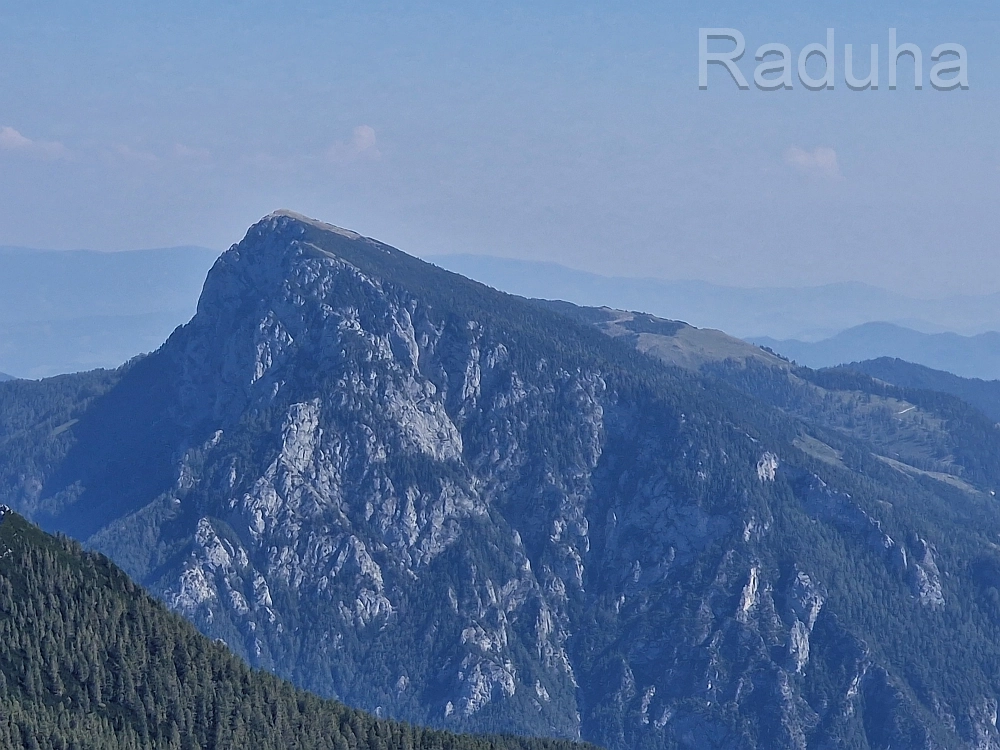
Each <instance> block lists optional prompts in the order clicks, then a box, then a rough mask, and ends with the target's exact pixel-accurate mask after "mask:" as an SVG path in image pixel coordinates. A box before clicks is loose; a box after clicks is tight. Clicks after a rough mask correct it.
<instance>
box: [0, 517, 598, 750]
mask: <svg viewBox="0 0 1000 750" xmlns="http://www.w3.org/2000/svg"><path fill="white" fill-rule="evenodd" d="M0 747H2V748H21V747H23V748H30V749H31V750H71V749H72V750H85V749H86V750H91V749H93V750H139V749H140V748H151V749H152V748H156V749H157V750H182V749H183V750H196V749H197V750H202V749H204V750H211V749H213V748H215V749H219V750H221V749H222V748H247V749H248V750H249V749H251V748H252V749H253V750H270V749H271V748H273V749H274V750H290V749H294V748H301V749H302V750H306V749H307V748H308V750H324V749H329V750H348V749H350V750H395V749H396V748H398V749H399V750H403V749H406V750H417V749H419V748H427V749H428V750H429V749H432V748H433V749H434V750H508V749H509V750H514V749H515V748H516V749H517V750H569V749H570V748H580V750H583V748H585V747H587V746H583V745H574V744H573V743H570V742H566V741H550V740H540V739H520V738H513V737H482V738H479V737H469V736H460V735H454V734H449V733H446V732H441V731H435V730H428V729H419V728H415V727H411V726H408V725H405V724H401V723H396V722H391V721H383V720H379V719H377V718H375V717H373V716H371V715H369V714H365V713H363V712H361V711H356V710H353V709H350V708H348V707H346V706H344V705H342V704H340V703H337V702H335V701H328V700H321V699H319V698H316V697H314V696H312V695H310V694H308V693H305V692H303V691H301V690H297V689H295V688H294V687H292V686H291V685H290V684H289V683H287V682H284V681H282V680H280V679H278V678H276V677H274V676H272V675H269V674H266V673H261V672H254V671H252V670H251V669H250V668H249V667H247V666H246V665H245V664H244V663H243V662H241V661H240V660H239V659H237V658H236V657H235V656H234V655H233V654H232V653H230V652H229V650H228V649H227V648H226V646H225V645H224V644H221V643H216V642H212V641H211V640H209V639H207V638H205V637H204V636H202V635H200V634H199V633H198V632H197V631H196V630H195V629H194V627H193V626H192V625H190V624H188V623H187V622H186V621H184V620H183V619H181V618H180V617H178V616H176V615H174V614H172V613H170V612H168V611H167V609H166V608H165V607H164V606H163V605H161V604H160V603H158V602H156V601H155V600H153V599H152V598H151V597H149V596H148V595H147V594H146V593H145V592H144V591H143V590H142V589H141V588H140V587H138V586H136V585H135V584H134V583H133V582H132V581H130V580H129V579H128V577H127V576H126V575H125V574H124V573H123V572H122V571H120V570H119V569H118V568H116V567H115V566H114V565H113V564H112V563H110V562H109V561H108V560H107V559H106V558H104V557H102V556H100V555H95V554H90V553H86V552H84V551H82V549H81V548H80V547H79V545H77V544H76V543H75V542H71V541H69V540H67V539H63V538H56V537H52V536H49V535H47V534H44V533H43V532H41V531H40V530H38V529H37V528H35V527H34V526H31V525H30V524H29V523H28V522H27V521H25V520H24V519H22V518H21V517H20V516H18V515H16V514H14V513H12V512H10V511H5V513H4V515H3V519H2V521H0Z"/></svg>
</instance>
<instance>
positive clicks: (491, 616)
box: [0, 212, 1000, 750]
mask: <svg viewBox="0 0 1000 750" xmlns="http://www.w3.org/2000/svg"><path fill="white" fill-rule="evenodd" d="M595 315H596V316H597V317H596V318H595V319H593V320H589V319H588V316H595ZM607 317H608V316H607V314H606V313H601V314H600V315H598V314H597V313H595V312H593V311H590V312H588V311H586V310H580V309H576V310H575V311H572V314H567V311H566V310H562V309H560V307H558V306H547V305H540V304H537V303H535V302H532V301H529V300H524V299H521V298H517V297H512V296H509V295H505V294H502V293H500V292H497V291H495V290H492V289H490V288H488V287H485V286H483V285H480V284H477V283H475V282H472V281H470V280H468V279H465V278H463V277H461V276H457V275H455V274H451V273H448V272H446V271H443V270H441V269H439V268H436V267H434V266H432V265H429V264H426V263H424V262H422V261H420V260H417V259H415V258H413V257H410V256H408V255H405V254H404V253H402V252H400V251H398V250H395V249H393V248H390V247H388V246H386V245H384V244H381V243H379V242H376V241H374V240H370V239H367V238H364V237H362V236H360V235H358V234H355V233H353V232H349V231H346V230H342V229H338V228H336V227H333V226H330V225H326V224H322V223H319V222H316V221H313V220H309V219H306V218H304V217H301V216H298V215H295V214H291V213H289V212H278V213H275V214H273V215H271V216H268V217H266V218H265V219H263V220H262V221H261V222H259V223H258V224H256V225H255V226H254V227H252V228H251V229H250V231H249V232H248V234H247V236H246V238H245V239H244V240H243V241H242V242H241V243H239V244H238V245H235V246H234V247H233V248H231V249H230V250H229V251H228V252H226V253H225V254H223V255H222V257H221V258H220V259H219V260H218V262H217V263H216V264H215V266H214V268H213V269H212V271H211V272H210V273H209V276H208V279H207V281H206V284H205V288H204V292H203V294H202V297H201V301H200V303H199V307H198V312H197V314H196V315H195V317H194V318H193V320H192V321H191V322H190V323H188V324H187V325H185V326H183V327H181V328H179V329H177V331H175V332H174V334H173V335H172V336H171V337H170V339H169V340H168V341H167V342H166V343H165V344H164V346H163V347H162V348H161V349H160V350H158V351H157V352H155V353H154V354H152V355H149V356H147V357H144V358H141V359H137V360H135V361H133V362H130V363H129V364H128V365H126V366H125V367H123V368H122V369H121V370H119V371H115V372H98V373H89V374H84V375H78V376H67V377H63V378H58V379H53V380H51V381H42V382H37V383H36V382H27V381H13V382H10V383H5V384H4V385H3V386H0V501H2V502H4V503H7V504H8V505H10V506H11V507H13V508H14V509H15V510H17V511H18V512H20V513H23V514H25V515H27V516H28V517H30V518H31V519H32V520H34V521H36V522H38V523H40V524H41V525H42V526H43V527H45V528H46V529H49V530H55V531H61V532H64V533H67V534H69V535H71V536H75V537H77V538H79V539H81V540H82V541H84V543H85V544H86V545H87V546H89V547H90V548H93V549H97V550H99V551H102V552H104V553H106V554H107V555H109V556H110V557H111V558H112V559H114V560H115V561H116V562H117V563H118V564H119V565H121V566H122V567H124V568H125V570H126V571H127V572H128V573H129V574H131V575H132V576H133V577H134V578H135V579H136V580H138V581H139V582H141V583H142V584H143V585H145V586H146V587H147V588H149V589H150V590H151V591H152V592H153V593H154V594H155V595H157V596H158V597H160V598H161V599H162V600H164V601H165V602H166V603H167V604H168V605H169V606H170V607H171V608H172V609H174V610H175V611H177V612H179V613H182V614H183V615H185V616H186V617H188V618H189V619H190V620H192V621H193V622H194V623H195V624H196V625H197V626H198V628H200V629H201V630H202V631H203V632H204V633H205V634H207V635H209V636H211V637H213V638H218V639H222V640H224V641H225V642H226V643H227V644H228V645H229V646H230V647H231V648H232V649H234V650H235V651H237V652H238V653H240V654H241V655H242V656H244V657H245V658H246V659H247V660H248V661H249V662H250V663H251V664H252V665H254V666H257V667H262V668H265V669H269V670H272V671H274V672H276V673H278V674H279V675H281V676H283V677H287V678H289V679H290V680H292V681H294V682H295V683H296V684H297V685H299V686H302V687H304V688H307V689H310V690H313V691H316V692H318V693H321V694H323V695H327V696H332V697H336V698H339V699H340V700H343V701H345V702H347V703H348V704H350V705H353V706H357V707H360V708H364V709H367V710H370V711H373V712H375V713H376V714H378V715H380V716H384V717H391V718H398V719H404V720H407V721H411V722H420V723H430V724H433V725H438V726H444V727H448V728H454V729H458V730H463V731H465V730H472V731H491V732H492V731H503V732H516V733H524V734H534V735H548V736H558V737H565V738H581V737H582V738H584V739H587V740H590V741H593V742H596V743H599V744H601V745H604V746H606V747H608V748H610V749H612V750H626V749H630V748H649V749H660V748H679V747H696V748H807V747H808V748H813V747H816V748H820V747H822V748H826V747H829V748H833V747H845V748H890V747H892V748H899V747H906V748H952V747H955V748H996V747H1000V734H998V732H997V728H996V720H997V696H998V693H1000V544H998V543H1000V512H998V509H997V506H996V502H995V499H994V498H993V496H992V495H990V492H991V491H992V490H991V487H990V486H989V483H990V482H991V481H992V478H993V477H994V476H997V477H998V479H1000V473H998V472H996V471H995V468H989V467H986V468H982V467H980V469H981V470H976V471H973V470H972V469H969V470H968V471H966V472H965V473H964V474H962V471H960V470H959V469H956V470H955V472H953V473H952V474H947V472H944V474H947V476H949V477H952V478H954V479H956V480H960V483H956V482H951V481H945V480H944V479H943V478H942V476H938V475H940V474H943V472H941V471H938V469H937V468H936V467H937V464H934V465H931V463H927V464H926V465H925V464H919V465H917V464H918V463H919V462H918V461H916V459H913V460H910V459H908V458H907V456H908V455H909V454H905V455H903V454H899V455H896V456H895V457H893V455H888V454H886V450H884V449H883V448H884V445H883V442H884V441H883V442H879V444H878V446H875V445H874V443H873V442H872V441H873V440H874V439H875V437H878V436H885V435H889V433H890V432H891V429H890V428H892V427H893V424H894V423H892V422H891V420H890V421H889V422H888V423H886V424H883V422H882V421H880V420H881V417H879V416H878V415H877V414H875V415H874V416H873V414H874V412H873V411H872V409H873V408H874V407H871V404H872V398H873V397H872V395H871V393H869V394H868V396H867V397H865V396H864V394H862V396H859V397H858V398H857V399H856V400H854V401H851V402H850V403H849V404H848V403H846V402H844V403H843V404H841V403H840V402H838V401H837V399H838V398H840V397H839V396H837V395H836V394H837V393H841V392H842V391H838V390H836V389H834V388H832V387H829V388H826V389H825V390H824V389H823V386H822V384H819V383H817V382H814V381H815V377H814V375H810V374H809V372H808V371H805V370H803V369H799V370H796V371H795V372H794V373H792V367H791V365H789V364H788V363H785V362H783V361H781V360H779V359H778V358H776V357H771V356H770V355H767V356H764V354H761V353H760V350H753V351H754V352H755V354H754V356H753V357H750V358H749V359H748V360H747V361H738V360H739V358H738V357H734V356H730V355H729V354H726V355H724V356H720V357H719V359H722V360H724V362H725V363H726V366H725V368H724V371H723V370H721V369H719V368H718V367H716V369H715V370H712V368H711V367H707V366H704V367H703V366H702V360H701V359H698V357H704V356H706V355H705V352H706V351H708V350H709V349H710V348H711V349H712V351H727V352H728V351H729V349H728V348H726V347H729V346H730V345H731V344H730V343H726V345H725V347H722V345H721V344H720V343H719V340H718V339H717V337H716V338H715V339H712V341H710V342H709V343H707V344H704V345H699V346H700V347H701V348H699V349H697V352H696V354H697V357H695V355H694V354H690V355H685V356H686V359H685V363H686V364H684V363H682V364H674V363H671V361H670V360H669V358H666V357H657V356H656V354H657V352H655V351H652V352H651V351H647V350H640V349H643V347H639V348H637V347H636V346H635V342H634V341H633V340H631V339H630V338H629V336H626V335H608V334H609V331H607V330H603V329H602V327H601V326H600V325H595V323H598V322H600V321H606V319H607ZM615 320H619V319H618V318H615ZM622 320H625V323H628V324H629V325H631V326H632V327H631V328H628V326H625V323H622V324H621V325H622V326H625V327H626V328H628V330H629V331H633V329H635V330H634V333H635V334H636V336H639V335H646V334H649V335H666V336H672V335H675V334H676V333H677V332H678V331H681V330H682V329H684V330H686V327H683V326H682V324H669V322H665V321H659V322H656V321H653V320H647V321H645V322H643V321H642V320H640V321H639V322H641V323H642V326H640V327H638V328H637V327H636V326H637V325H638V323H636V324H635V325H633V322H634V320H633V319H632V318H628V319H627V320H626V319H622ZM683 335H684V336H687V337H689V339H690V340H694V339H693V338H690V335H689V333H684V334H683ZM689 339H685V340H689ZM713 342H714V343H713ZM732 346H735V344H732ZM713 347H714V348H713ZM720 347H721V349H720ZM646 349H649V347H646ZM664 351H666V350H664ZM748 351H749V350H748ZM692 358H694V359H692ZM695 360H697V362H698V363H699V364H698V366H697V367H695V366H691V364H690V361H695ZM750 360H754V361H750ZM682 365H684V366H682ZM755 368H756V369H755ZM761 368H764V369H763V370H762V369H761ZM764 370H766V373H765V374H764V375H762V374H761V372H764ZM810 378H813V379H812V380H810ZM765 381H766V383H767V384H768V389H769V390H767V391H766V392H764V391H763V386H760V385H759V384H760V383H764V382H765ZM786 381H787V382H791V383H793V386H794V388H793V390H792V391H789V393H791V394H792V395H791V396H788V398H786V399H785V401H782V400H781V399H780V398H777V397H776V396H775V395H774V393H775V390H774V389H775V388H776V387H777V386H776V385H775V384H776V383H779V382H780V383H785V382H786ZM852 392H853V391H852ZM782 393H784V391H782ZM828 394H834V395H831V396H828ZM897 395H899V394H897ZM793 397H794V398H793ZM865 398H867V399H868V401H867V402H866V401H865ZM885 398H886V399H889V400H890V401H891V403H892V404H895V403H896V401H893V400H892V399H895V398H896V397H895V396H885ZM789 399H791V400H794V401H795V404H797V405H798V408H792V406H794V405H795V404H791V401H790V400H789ZM795 399H797V400H795ZM810 399H812V400H810ZM897 400H898V399H897ZM803 404H805V405H804V406H803ZM865 404H867V406H865ZM820 406H822V407H823V408H824V409H826V411H823V410H822V409H820ZM814 407H815V408H814ZM841 407H843V408H841ZM869 407H871V408H869ZM942 408H943V407H942ZM949 408H951V407H949ZM955 408H957V407H955ZM939 411H940V410H939ZM820 412H822V414H825V415H826V417H824V419H825V421H824V422H823V424H819V422H818V421H817V419H816V418H813V417H815V415H816V414H819V413H820ZM918 413H919V414H920V415H921V419H922V420H923V421H922V422H917V421H913V422H912V424H910V423H907V426H908V429H909V430H910V432H907V437H906V439H905V440H900V441H898V442H899V443H900V444H902V443H906V445H911V447H912V444H913V441H918V442H919V441H920V440H924V441H925V442H924V443H920V445H922V446H924V447H925V448H926V450H927V453H928V455H930V454H934V453H935V451H937V453H940V454H941V455H937V459H935V460H938V461H939V462H944V463H948V465H954V466H957V467H959V468H961V467H963V466H965V464H963V463H962V462H963V461H966V463H968V460H967V459H968V456H967V455H966V454H963V453H961V450H964V449H960V447H961V446H964V445H967V444H968V443H969V441H966V442H964V443H963V442H961V441H959V440H957V438H956V439H955V440H953V442H952V443H947V444H943V443H934V442H933V441H934V440H936V439H938V438H939V437H940V436H941V435H945V434H948V435H951V433H949V432H948V431H947V430H946V429H945V426H943V425H946V423H947V425H952V426H954V425H955V424H958V422H956V421H955V419H956V418H955V417H954V416H952V417H951V418H950V419H951V421H950V422H948V421H947V420H945V419H944V418H941V417H939V416H935V414H938V412H934V410H933V409H932V408H931V407H927V408H926V409H924V410H923V411H919V410H918ZM949 413H950V412H949ZM845 414H846V415H847V416H844V415H845ZM879 414H881V412H879ZM811 415H812V416H811ZM831 415H840V416H841V417H843V419H842V420H841V422H836V420H834V419H833V417H832V416H831ZM851 415H854V416H851ZM860 416H865V417H866V418H867V419H868V420H869V422H864V421H863V420H862V421H861V422H859V421H858V419H860ZM915 419H916V418H915V417H914V420H915ZM970 419H971V418H970ZM869 423H870V424H872V425H881V427H880V428H879V429H881V432H878V433H877V435H876V431H875V430H874V427H873V428H872V430H868V431H866V430H864V429H861V428H859V427H858V424H862V426H863V425H864V424H869ZM961 424H966V422H962V423H961ZM968 424H969V425H974V426H977V427H976V428H977V429H982V430H984V431H985V432H984V433H983V434H984V435H985V437H983V438H982V440H978V439H977V440H978V443H979V444H990V445H992V443H989V442H988V441H989V440H995V439H996V438H995V437H994V436H992V434H987V433H989V430H990V429H994V427H991V426H990V425H989V424H988V423H981V422H976V421H975V420H971V421H969V422H968ZM984 425H985V426H984ZM970 429H971V427H970ZM921 430H923V431H921ZM892 434H897V433H892ZM977 434H978V433H977ZM873 436H874V437H873ZM897 436H898V435H897ZM911 438H912V440H911ZM949 439H951V438H949ZM879 440H881V438H879ZM885 440H889V437H886V438H885ZM983 440H985V441H987V442H986V443H983V442H982V441H983ZM941 445H944V447H943V448H941ZM955 446H959V448H956V447H955ZM939 448H941V449H940V450H938V449H939ZM970 450H971V449H970ZM942 451H943V452H942ZM948 451H952V452H953V453H954V454H955V456H954V458H955V461H952V462H950V463H949V462H948V461H946V460H945V459H946V458H947V457H946V456H945V455H944V453H947V452H948ZM959 454H961V455H959ZM883 459H885V460H883ZM984 460H986V459H984ZM928 461H930V459H928ZM892 462H895V464H893V463H892Z"/></svg>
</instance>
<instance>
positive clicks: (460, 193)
mask: <svg viewBox="0 0 1000 750" xmlns="http://www.w3.org/2000/svg"><path fill="white" fill-rule="evenodd" d="M872 6H873V4H872V3H869V2H864V3H862V2H824V3H807V2H801V0H799V1H796V2H791V1H789V2H741V3H735V2H715V3H705V2H676V1H674V2H664V1H662V0H661V1H660V2H632V3H629V2H615V3H611V2H605V3H593V2H586V1H585V0H583V1H581V0H574V1H573V2H564V3H560V2H539V1H538V0H535V2H530V3H495V2H479V3H469V2H462V3H450V2H438V3H433V4H423V5H417V4H413V3H407V4H403V3H398V4H397V3H385V2H377V1H376V2H364V3H357V2H354V3H349V4H348V3H335V2H324V3H307V2H284V3H282V2H263V1H258V2H213V3H205V2H191V1H189V0H176V1H175V2H170V3H164V2H156V3H153V2H128V3H126V2H106V1H105V2H99V1H98V2H80V1H79V0H76V1H75V2H48V1H46V0H36V1H35V2H31V3H27V2H17V3H15V2H0V244H17V245H27V246H35V247H60V248H68V247H89V248H96V249H125V248H137V247H152V246H164V245H178V244H202V245H207V246H211V247H216V248H219V249H222V248H224V247H226V246H228V245H229V244H230V243H232V242H234V241H236V240H238V239H239V238H240V237H241V236H242V233H243V232H244V231H245V229H246V227H247V226H248V225H249V224H250V223H252V222H253V221H255V220H256V219H257V218H259V217H260V216H261V215H263V214H266V213H268V212H270V211H271V210H273V209H275V208H278V207H287V208H292V209H295V210H298V211H301V212H303V213H307V214H310V215H314V216H317V217H320V218H323V219H326V220H328V221H331V222H334V223H337V224H341V225H344V226H348V227H351V228H353V229H356V230H358V231H360V232H362V233H364V234H368V235H371V236H375V237H378V238H380V239H383V240H385V241H388V242H390V243H392V244H395V245H397V246H399V247H401V248H403V249H405V250H408V251H410V252H415V253H417V254H432V253H450V252H473V253H485V254H494V255H504V256H511V257H520V258H538V259H545V260H554V261H558V262H561V263H564V264H566V265H570V266H574V267H577V268H581V269H586V270H591V271H596V272H600V273H615V274H621V275H634V276H642V275H648V276H658V277H664V278H701V279H707V280H711V281H715V282H722V283H730V284H738V285H773V284H807V283H821V282H826V281H838V280H847V279H858V280H865V281H868V282H871V283H874V284H878V285H881V286H885V287H889V288H893V289H898V290H906V291H911V292H919V293H922V294H934V293H938V292H941V293H943V292H955V291H969V292H985V291H991V292H992V291H1000V253H998V252H997V250H998V243H997V237H998V231H997V230H998V229H1000V218H998V217H1000V210H998V209H1000V206H998V190H997V186H998V178H1000V150H998V135H997V131H998V128H997V122H998V117H997V115H998V112H997V109H998V108H997V102H998V96H997V94H998V85H997V84H998V64H1000V39H998V38H997V37H998V32H1000V5H998V4H997V3H996V2H995V1H994V2H985V1H983V2H950V3H943V2H933V3H932V2H913V1H909V2H899V1H897V2H886V3H881V4H879V7H877V8H876V7H872ZM703 26H704V27H709V26H724V27H735V28H738V29H740V30H742V31H743V32H744V34H745V35H746V38H747V45H748V49H749V51H748V54H747V55H746V56H745V57H744V59H743V61H742V67H743V70H744V71H745V73H746V75H747V77H748V78H750V77H752V73H753V67H754V65H755V62H754V61H753V60H752V56H753V52H754V51H755V50H756V48H757V47H758V46H760V45H761V44H764V43H766V42H781V43H784V44H787V45H788V46H790V47H791V48H792V50H793V52H794V53H796V54H797V52H798V50H800V49H801V48H802V47H803V46H805V45H806V44H809V43H811V42H822V41H824V39H825V34H826V28H827V27H834V28H836V30H837V50H836V52H837V57H838V61H837V84H838V85H837V87H836V89H835V90H834V91H824V92H809V91H806V90H805V89H803V87H801V86H796V88H795V89H793V90H792V91H782V92H770V93H765V92H760V91H757V90H756V89H754V90H751V91H744V92H741V91H738V90H737V89H736V87H735V85H733V84H732V83H730V82H728V81H727V80H726V78H725V72H724V71H723V70H722V69H721V68H718V69H717V70H713V71H712V78H711V86H710V88H709V90H708V91H699V90H698V85H697V84H698V81H697V78H698V28H699V27H703ZM890 26H895V27H897V28H898V29H899V35H900V41H910V42H914V43H916V44H918V45H920V47H921V48H922V50H923V53H924V56H925V58H927V57H929V56H930V54H931V50H932V49H933V48H934V46H935V45H937V44H939V43H943V42H958V43H960V44H963V45H965V46H966V48H967V49H968V51H969V76H970V83H971V88H970V89H969V90H968V91H954V92H947V93H943V92H938V91H935V90H934V89H932V88H931V87H930V86H929V85H926V78H927V69H928V67H929V65H930V61H929V60H927V59H925V60H924V66H925V70H924V77H925V88H924V90H923V91H912V90H898V91H889V90H888V86H887V85H886V70H885V66H886V63H887V56H888V52H887V45H888V29H889V27H890ZM845 42H851V43H853V44H854V45H855V50H856V52H855V54H856V56H857V57H858V58H859V59H860V62H859V63H858V72H859V73H860V72H861V71H862V70H864V69H865V67H866V66H867V55H868V45H870V44H872V43H877V44H879V45H880V53H881V54H880V57H881V58H882V86H881V88H880V90H879V91H866V92H861V93H856V92H852V91H849V90H848V89H847V87H846V86H845V85H844V83H843V44H844V43H845ZM859 47H860V49H859ZM901 70H902V71H908V70H909V68H908V63H901ZM901 75H902V78H903V80H905V74H901Z"/></svg>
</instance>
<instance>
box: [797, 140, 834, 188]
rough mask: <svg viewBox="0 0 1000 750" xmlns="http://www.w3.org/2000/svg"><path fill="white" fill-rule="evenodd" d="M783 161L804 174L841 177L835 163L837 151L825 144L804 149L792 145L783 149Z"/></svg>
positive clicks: (832, 178) (829, 177)
mask: <svg viewBox="0 0 1000 750" xmlns="http://www.w3.org/2000/svg"><path fill="white" fill-rule="evenodd" d="M785 163H786V164H788V165H790V166H792V167H795V168H796V169H798V170H800V171H802V172H805V173H806V174H811V175H816V176H818V177H826V178H827V179H831V180H836V179H840V178H841V177H842V175H841V173H840V165H839V164H838V163H837V152H836V151H834V150H833V149H832V148H829V147H827V146H817V147H816V148H814V149H813V150H812V151H806V150H805V149H803V148H799V147H798V146H792V147H790V148H789V149H788V150H787V151H785Z"/></svg>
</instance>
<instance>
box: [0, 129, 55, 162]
mask: <svg viewBox="0 0 1000 750" xmlns="http://www.w3.org/2000/svg"><path fill="white" fill-rule="evenodd" d="M0 151H12V152H15V153H19V154H26V155H28V156H34V157H36V158H40V159H63V158H66V157H67V156H69V149H67V148H66V147H65V146H64V145H63V144H61V143H58V142H56V141H33V140H32V139H31V138H28V137H27V136H24V135H22V134H21V133H19V132H18V131H16V130H15V129H14V128H12V127H10V126H9V125H6V126H4V127H2V128H0Z"/></svg>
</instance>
